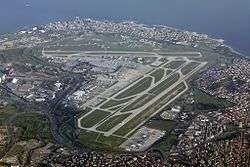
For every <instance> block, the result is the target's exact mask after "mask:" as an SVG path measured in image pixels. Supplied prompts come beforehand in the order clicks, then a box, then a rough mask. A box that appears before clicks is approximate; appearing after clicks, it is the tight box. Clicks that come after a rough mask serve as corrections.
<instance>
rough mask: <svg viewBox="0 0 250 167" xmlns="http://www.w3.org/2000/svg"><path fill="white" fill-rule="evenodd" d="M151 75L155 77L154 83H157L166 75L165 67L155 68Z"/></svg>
mask: <svg viewBox="0 0 250 167" xmlns="http://www.w3.org/2000/svg"><path fill="white" fill-rule="evenodd" d="M150 76H152V77H154V79H155V80H154V83H157V82H158V81H160V80H161V79H162V78H163V77H164V69H162V68H159V69H157V70H155V71H154V72H152V73H150Z"/></svg>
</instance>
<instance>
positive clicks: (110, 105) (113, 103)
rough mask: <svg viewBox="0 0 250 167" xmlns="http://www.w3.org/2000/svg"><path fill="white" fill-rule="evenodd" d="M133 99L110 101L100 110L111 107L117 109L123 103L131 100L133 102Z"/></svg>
mask: <svg viewBox="0 0 250 167" xmlns="http://www.w3.org/2000/svg"><path fill="white" fill-rule="evenodd" d="M131 99H132V98H126V99H122V100H113V99H111V100H109V101H107V102H106V103H104V104H103V105H102V106H101V107H100V108H101V109H107V108H110V107H116V106H119V105H121V104H123V103H126V102H128V101H129V100H131Z"/></svg>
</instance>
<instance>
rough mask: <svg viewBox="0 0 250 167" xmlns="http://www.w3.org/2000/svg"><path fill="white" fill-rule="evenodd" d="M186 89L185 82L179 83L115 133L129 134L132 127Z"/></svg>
mask: <svg viewBox="0 0 250 167" xmlns="http://www.w3.org/2000/svg"><path fill="white" fill-rule="evenodd" d="M184 89H185V85H184V84H183V83H181V84H179V85H177V86H176V87H175V88H174V89H172V90H171V91H169V92H168V93H167V94H165V95H164V96H162V97H161V98H160V99H159V100H157V101H156V102H154V103H153V104H152V105H150V106H149V107H147V108H146V109H145V110H143V111H142V112H140V113H139V114H138V115H136V116H135V117H134V118H133V119H131V120H130V121H129V122H127V123H126V124H125V125H123V126H122V127H121V128H120V129H118V130H117V131H116V132H115V134H116V135H120V136H124V135H126V134H128V133H129V132H130V131H131V130H132V129H134V128H135V127H136V126H137V125H139V124H140V123H141V122H143V121H144V120H145V119H147V118H149V117H150V116H151V115H152V114H153V113H155V112H156V111H157V110H159V109H160V108H161V107H162V106H164V105H165V104H166V103H167V102H168V101H169V100H171V99H172V98H173V97H175V96H176V95H177V94H179V93H180V92H182V91H183V90H184Z"/></svg>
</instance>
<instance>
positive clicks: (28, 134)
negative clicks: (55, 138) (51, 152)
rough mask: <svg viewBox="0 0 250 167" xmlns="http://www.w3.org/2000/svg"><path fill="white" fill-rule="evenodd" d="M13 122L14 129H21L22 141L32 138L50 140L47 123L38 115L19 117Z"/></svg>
mask: <svg viewBox="0 0 250 167" xmlns="http://www.w3.org/2000/svg"><path fill="white" fill-rule="evenodd" d="M13 122H14V125H15V126H16V127H19V128H20V129H21V136H20V137H21V139H22V140H29V139H34V138H39V139H43V140H52V135H51V133H50V127H49V121H48V120H47V119H46V118H44V117H42V116H41V115H39V114H35V113H32V114H25V115H20V116H18V117H16V118H15V120H14V121H13Z"/></svg>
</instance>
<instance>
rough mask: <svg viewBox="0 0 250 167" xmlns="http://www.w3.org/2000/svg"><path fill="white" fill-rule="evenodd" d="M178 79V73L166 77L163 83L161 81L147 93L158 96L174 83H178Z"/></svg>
mask: <svg viewBox="0 0 250 167" xmlns="http://www.w3.org/2000/svg"><path fill="white" fill-rule="evenodd" d="M179 78H180V75H179V74H178V73H175V74H173V75H171V76H170V77H168V78H167V79H165V80H164V81H162V82H161V83H159V84H158V85H157V86H155V87H154V88H152V89H151V90H150V91H149V93H152V94H155V95H158V94H160V93H161V92H162V91H164V90H166V89H167V88H169V87H170V86H171V85H173V84H174V83H175V82H177V81H178V79H179Z"/></svg>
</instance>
